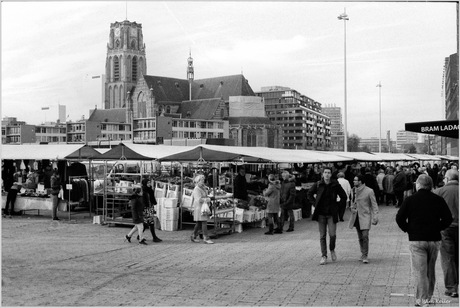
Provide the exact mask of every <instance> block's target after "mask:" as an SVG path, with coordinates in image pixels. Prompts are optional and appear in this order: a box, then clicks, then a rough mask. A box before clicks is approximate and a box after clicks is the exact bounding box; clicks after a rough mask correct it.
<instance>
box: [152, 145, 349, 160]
mask: <svg viewBox="0 0 460 308" xmlns="http://www.w3.org/2000/svg"><path fill="white" fill-rule="evenodd" d="M199 159H203V160H205V161H210V162H212V161H234V160H238V161H244V162H274V163H321V162H335V161H347V160H349V159H346V158H343V157H340V156H337V155H333V154H324V153H320V152H315V151H309V150H289V149H274V148H267V147H236V146H218V145H209V144H201V145H197V146H196V147H194V148H193V149H190V150H188V151H184V152H180V153H176V154H173V155H170V156H165V157H163V158H160V160H163V161H197V160H199Z"/></svg>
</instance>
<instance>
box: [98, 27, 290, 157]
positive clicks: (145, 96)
mask: <svg viewBox="0 0 460 308" xmlns="http://www.w3.org/2000/svg"><path fill="white" fill-rule="evenodd" d="M187 61H188V65H187V70H186V74H187V78H186V79H179V78H169V77H162V76H154V75H147V64H146V62H147V61H146V54H145V44H144V42H143V33H142V25H141V24H139V23H136V22H130V21H127V20H125V21H123V22H115V23H112V24H111V25H110V34H109V42H108V44H107V58H106V69H105V71H106V81H105V102H104V106H105V109H117V108H124V109H125V110H126V120H127V123H132V140H133V142H136V143H149V144H158V143H164V142H165V141H166V140H174V139H206V140H207V141H208V142H209V141H211V142H213V143H215V144H227V145H236V146H269V147H275V148H278V147H282V142H281V140H282V130H281V127H280V126H279V125H275V124H273V123H272V122H271V121H270V119H269V118H268V117H267V116H266V114H265V111H264V103H263V101H262V100H261V98H260V97H258V96H257V95H256V94H255V93H254V91H253V90H252V88H251V86H250V85H249V83H248V81H247V79H246V78H245V77H244V76H243V75H242V74H239V75H231V76H222V77H213V78H207V79H200V80H195V79H194V67H193V58H192V57H191V54H190V55H189V58H188V59H187ZM242 108H243V109H242ZM244 108H247V112H246V110H244ZM255 109H257V110H258V112H254V110H255ZM230 110H232V112H230ZM251 110H252V111H251ZM230 113H233V115H236V116H232V115H231V114H230Z"/></svg>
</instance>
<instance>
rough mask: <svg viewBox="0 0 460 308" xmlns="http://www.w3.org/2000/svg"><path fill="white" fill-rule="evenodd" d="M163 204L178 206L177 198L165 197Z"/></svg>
mask: <svg viewBox="0 0 460 308" xmlns="http://www.w3.org/2000/svg"><path fill="white" fill-rule="evenodd" d="M163 206H164V207H165V208H174V207H177V198H165V199H164V203H163Z"/></svg>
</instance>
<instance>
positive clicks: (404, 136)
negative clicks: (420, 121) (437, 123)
mask: <svg viewBox="0 0 460 308" xmlns="http://www.w3.org/2000/svg"><path fill="white" fill-rule="evenodd" d="M417 140H418V134H417V133H414V132H409V131H405V130H398V131H397V132H396V150H397V151H403V150H404V147H405V146H406V145H411V144H415V143H417Z"/></svg>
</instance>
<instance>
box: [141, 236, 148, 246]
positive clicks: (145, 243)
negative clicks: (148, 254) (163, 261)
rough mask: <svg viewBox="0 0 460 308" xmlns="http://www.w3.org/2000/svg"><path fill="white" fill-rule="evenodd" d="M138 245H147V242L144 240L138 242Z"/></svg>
mask: <svg viewBox="0 0 460 308" xmlns="http://www.w3.org/2000/svg"><path fill="white" fill-rule="evenodd" d="M139 245H147V241H146V240H145V238H143V239H142V240H140V241H139Z"/></svg>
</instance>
